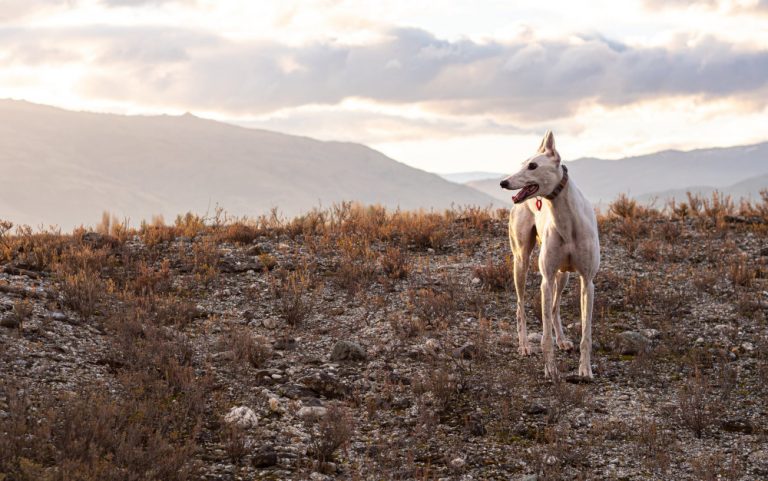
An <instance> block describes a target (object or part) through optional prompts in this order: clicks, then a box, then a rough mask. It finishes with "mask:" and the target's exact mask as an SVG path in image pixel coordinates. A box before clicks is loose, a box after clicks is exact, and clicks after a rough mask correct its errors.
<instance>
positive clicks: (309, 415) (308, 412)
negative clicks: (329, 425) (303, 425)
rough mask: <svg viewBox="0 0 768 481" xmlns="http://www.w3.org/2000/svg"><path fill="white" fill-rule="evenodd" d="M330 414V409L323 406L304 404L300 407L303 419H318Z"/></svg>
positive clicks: (300, 414) (300, 415)
mask: <svg viewBox="0 0 768 481" xmlns="http://www.w3.org/2000/svg"><path fill="white" fill-rule="evenodd" d="M326 414H328V410H327V409H326V408H324V407H322V406H304V407H303V408H301V409H299V412H298V415H299V417H300V418H302V419H317V418H321V417H323V416H325V415H326Z"/></svg>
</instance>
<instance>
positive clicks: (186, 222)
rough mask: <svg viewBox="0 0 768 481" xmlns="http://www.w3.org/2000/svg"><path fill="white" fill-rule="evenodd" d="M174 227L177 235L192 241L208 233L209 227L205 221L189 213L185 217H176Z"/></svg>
mask: <svg viewBox="0 0 768 481" xmlns="http://www.w3.org/2000/svg"><path fill="white" fill-rule="evenodd" d="M174 227H175V228H176V234H177V235H180V236H184V237H188V238H190V239H194V238H195V237H196V236H198V235H203V234H207V233H208V226H206V225H205V219H203V218H202V217H200V216H199V215H196V214H193V213H191V212H187V213H186V214H184V215H183V216H182V215H178V216H176V221H175V222H174Z"/></svg>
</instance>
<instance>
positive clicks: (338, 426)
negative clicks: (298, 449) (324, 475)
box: [307, 403, 354, 466]
mask: <svg viewBox="0 0 768 481" xmlns="http://www.w3.org/2000/svg"><path fill="white" fill-rule="evenodd" d="M307 424H308V431H309V432H310V436H311V439H310V447H309V450H308V452H309V453H310V455H312V456H313V457H314V458H315V459H316V460H317V461H318V463H320V466H322V465H323V463H327V462H329V461H332V460H333V456H334V454H335V453H336V451H337V450H338V449H339V448H342V447H344V446H346V445H347V443H349V440H350V439H351V438H352V435H353V434H354V420H353V418H352V415H351V414H350V412H349V411H348V410H347V409H346V408H345V407H343V406H342V405H341V404H338V403H333V404H331V405H329V406H328V408H327V412H326V414H325V415H324V416H321V417H320V419H311V420H308V421H307Z"/></svg>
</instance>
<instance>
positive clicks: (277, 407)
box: [269, 397, 282, 413]
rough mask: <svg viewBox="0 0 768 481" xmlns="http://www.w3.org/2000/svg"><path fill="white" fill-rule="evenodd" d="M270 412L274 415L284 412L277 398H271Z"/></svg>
mask: <svg viewBox="0 0 768 481" xmlns="http://www.w3.org/2000/svg"><path fill="white" fill-rule="evenodd" d="M269 410H270V411H272V412H273V413H279V412H281V411H282V408H281V407H280V401H278V400H277V398H274V397H271V398H269Z"/></svg>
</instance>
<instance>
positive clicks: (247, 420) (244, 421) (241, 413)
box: [224, 406, 259, 429]
mask: <svg viewBox="0 0 768 481" xmlns="http://www.w3.org/2000/svg"><path fill="white" fill-rule="evenodd" d="M224 421H226V422H227V423H229V424H236V425H237V426H239V427H241V428H245V429H248V428H252V427H256V426H257V425H258V423H259V418H258V417H257V416H256V413H255V412H254V411H253V409H251V408H249V407H248V406H236V407H233V408H232V409H230V410H229V413H227V415H226V416H224Z"/></svg>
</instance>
